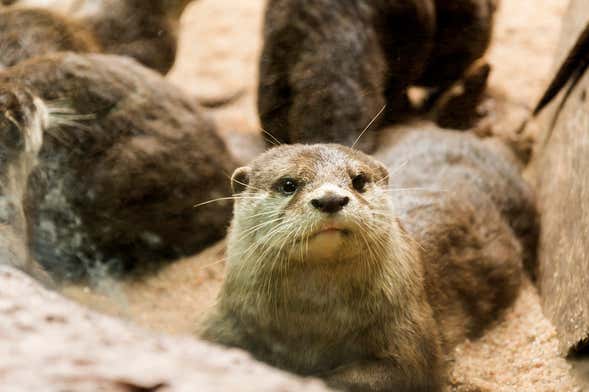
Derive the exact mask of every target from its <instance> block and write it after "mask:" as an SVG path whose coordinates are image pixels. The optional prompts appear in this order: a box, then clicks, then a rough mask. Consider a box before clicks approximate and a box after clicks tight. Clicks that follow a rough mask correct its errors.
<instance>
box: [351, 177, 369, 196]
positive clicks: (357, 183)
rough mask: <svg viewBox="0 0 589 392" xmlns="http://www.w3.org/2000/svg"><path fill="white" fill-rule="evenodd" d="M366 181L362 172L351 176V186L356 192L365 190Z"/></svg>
mask: <svg viewBox="0 0 589 392" xmlns="http://www.w3.org/2000/svg"><path fill="white" fill-rule="evenodd" d="M367 182H368V178H366V175H364V174H358V175H357V176H354V177H353V178H352V186H353V187H354V189H355V190H357V191H358V192H364V191H365V190H366V183H367Z"/></svg>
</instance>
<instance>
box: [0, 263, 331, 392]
mask: <svg viewBox="0 0 589 392" xmlns="http://www.w3.org/2000/svg"><path fill="white" fill-rule="evenodd" d="M0 358H1V360H0V385H2V388H0V389H2V390H3V391H48V392H50V391H65V390H68V391H156V390H157V391H162V392H163V391H202V392H209V391H210V392H213V391H219V392H221V391H223V392H225V391H243V392H248V391H251V392H254V391H256V392H265V391H268V392H269V391H280V392H289V391H292V392H294V391H308V392H321V391H327V389H326V388H324V387H323V386H322V385H321V384H320V383H319V382H318V381H311V380H301V379H298V378H296V377H294V376H291V375H288V374H286V373H283V372H281V371H278V370H274V369H271V368H269V367H268V366H265V365H262V364H259V363H257V362H255V361H254V360H252V359H251V358H250V357H249V356H248V355H246V354H245V353H241V352H238V351H228V350H223V349H221V348H217V347H214V346H212V345H209V344H206V343H203V342H200V341H197V340H195V339H191V338H189V337H170V336H157V335H153V334H151V333H148V332H146V331H144V330H141V329H139V328H137V327H133V326H131V325H128V324H125V323H123V322H121V321H119V320H115V319H112V318H109V317H106V316H102V315H99V314H96V313H93V312H90V311H87V310H84V309H83V308H81V307H80V306H78V305H75V304H73V303H71V302H69V301H67V300H65V299H64V298H62V297H61V296H59V295H58V294H56V293H53V292H49V291H47V290H45V289H43V288H42V287H41V286H39V285H38V283H36V282H35V281H33V280H31V279H30V278H29V277H27V276H26V275H24V274H22V273H21V272H18V271H16V270H14V269H12V268H9V267H6V266H1V265H0Z"/></svg>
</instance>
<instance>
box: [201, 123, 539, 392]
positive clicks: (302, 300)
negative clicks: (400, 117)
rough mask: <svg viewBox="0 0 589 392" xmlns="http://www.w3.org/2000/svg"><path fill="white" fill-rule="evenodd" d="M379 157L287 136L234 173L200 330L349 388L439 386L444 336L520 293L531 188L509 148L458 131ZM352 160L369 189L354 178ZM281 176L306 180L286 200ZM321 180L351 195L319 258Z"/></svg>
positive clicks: (461, 332) (448, 339) (480, 321)
mask: <svg viewBox="0 0 589 392" xmlns="http://www.w3.org/2000/svg"><path fill="white" fill-rule="evenodd" d="M380 158H381V159H382V160H383V162H384V164H385V165H386V167H385V166H383V164H382V163H380V162H379V161H377V160H375V159H373V158H371V157H368V156H366V155H364V154H362V153H360V152H358V151H354V150H351V149H348V148H346V147H342V146H338V145H310V146H302V145H295V146H284V147H277V148H274V149H271V150H270V151H269V152H267V153H265V154H264V155H262V156H260V157H258V158H257V159H255V160H254V161H253V162H252V163H251V165H250V166H249V167H247V168H242V169H239V170H238V171H236V173H235V175H234V185H235V186H236V188H237V189H236V190H238V191H240V193H239V196H240V197H242V199H241V200H238V201H237V202H236V205H235V207H234V208H235V209H234V219H233V223H232V227H231V230H230V233H229V240H228V266H227V277H226V280H225V282H224V285H223V288H222V290H221V293H220V295H219V298H218V303H217V305H216V307H215V309H214V311H213V312H212V314H211V315H210V317H209V319H208V320H207V321H206V322H205V324H204V326H203V330H202V331H201V336H203V337H204V338H205V339H208V340H211V341H213V342H217V343H221V344H224V345H228V346H234V347H240V348H243V349H246V350H248V351H250V352H251V353H252V354H253V355H254V356H255V357H256V358H258V359H261V360H263V361H266V362H268V363H270V364H272V365H274V366H278V367H281V368H284V369H287V370H290V371H293V372H296V373H299V374H303V375H314V376H319V377H322V378H323V379H325V380H326V381H327V382H328V384H330V385H331V386H334V387H337V388H343V389H345V390H350V391H438V390H441V388H442V385H443V380H444V375H445V358H446V355H447V354H449V353H450V351H451V349H452V348H453V346H454V345H455V344H456V343H457V342H459V341H461V340H463V339H465V338H466V337H476V336H477V335H478V334H479V333H480V332H481V331H482V330H483V329H484V328H485V327H487V326H488V325H489V324H490V323H491V322H492V321H493V320H496V319H497V318H498V317H499V316H500V314H501V311H502V310H503V309H505V307H506V306H508V305H509V304H510V303H511V302H512V301H513V300H514V298H515V296H516V295H517V293H518V289H519V285H520V279H521V270H522V268H521V264H522V260H523V258H526V257H531V255H530V252H532V250H531V249H528V247H529V246H531V244H533V241H534V240H535V235H536V229H537V227H536V211H535V207H534V200H533V195H532V193H531V191H530V188H529V187H528V186H527V185H526V184H525V182H524V181H523V180H522V178H521V177H520V175H519V173H518V170H517V168H516V167H515V166H513V165H512V164H511V161H510V160H508V159H504V158H503V157H501V156H499V155H497V154H496V153H495V152H493V151H492V150H491V149H489V148H487V147H486V146H485V145H484V144H483V143H482V142H480V141H479V140H477V139H475V138H473V137H469V136H467V135H460V134H453V133H451V132H443V131H424V130H414V131H409V132H406V133H400V134H399V135H398V136H397V140H396V141H395V143H393V146H392V147H391V148H390V149H388V150H385V151H382V152H381V154H380ZM387 167H388V174H387ZM358 172H364V173H366V174H367V175H368V177H369V183H368V185H367V188H366V191H365V192H364V193H358V192H356V191H355V189H354V188H353V187H352V184H351V178H352V177H353V176H354V175H355V174H356V173H358ZM285 175H288V176H289V177H292V178H295V179H298V180H299V181H300V182H301V183H302V184H304V185H303V186H302V187H301V188H300V189H299V190H297V193H295V194H294V195H293V196H290V198H289V199H288V200H281V199H280V197H281V195H279V194H277V193H276V191H275V190H273V189H275V185H273V184H275V183H276V181H277V179H279V178H281V177H283V176H285ZM387 182H388V184H387ZM327 183H329V184H335V185H337V186H338V187H339V188H337V189H339V192H343V194H346V195H349V196H350V198H351V201H350V204H349V205H346V206H345V207H344V208H343V209H342V211H341V212H339V213H338V214H341V216H343V217H347V216H350V217H352V218H351V220H353V221H355V223H354V224H353V225H352V226H351V227H352V229H351V231H350V233H348V234H342V236H345V241H344V242H341V245H340V246H341V249H339V250H337V251H335V253H334V256H333V258H332V259H330V260H328V261H322V262H318V261H317V259H315V258H314V256H312V253H308V252H309V251H308V249H309V248H308V247H307V251H306V252H307V253H305V250H304V248H301V249H300V250H299V243H300V241H299V240H298V238H299V237H301V238H305V234H304V233H306V232H307V229H308V227H307V225H308V224H309V222H311V223H312V222H315V221H316V220H317V219H318V220H319V222H321V219H327V218H325V217H323V218H318V217H316V214H317V212H316V211H314V210H313V208H312V206H310V205H309V197H311V196H310V195H312V194H314V192H317V190H318V189H322V188H321V187H323V186H325V184H327ZM330 186H331V185H330ZM282 197H284V196H282ZM263 211H274V212H275V213H276V214H277V215H278V216H279V217H282V220H279V221H278V223H276V222H274V223H272V219H271V218H270V217H268V216H267V215H261V214H262V213H263ZM256 217H257V218H256ZM293 217H295V218H293ZM296 217H298V218H296ZM250 218H251V221H250V220H249V219H250ZM256 219H258V220H261V221H262V222H264V219H265V220H266V221H267V222H266V224H265V226H255V223H257V221H256ZM290 219H298V220H295V224H292V223H289V222H290ZM342 219H343V218H342ZM346 219H347V218H346ZM268 222H270V223H268ZM370 222H372V224H371V223H370ZM263 224H264V223H263ZM297 224H298V226H297ZM356 224H357V226H354V225H356ZM253 225H254V226H253ZM268 227H270V228H268ZM281 227H284V229H281ZM311 227H315V226H314V223H313V224H311ZM252 228H253V230H252ZM276 230H278V231H276ZM280 230H283V232H284V233H283V234H278V235H276V234H274V235H273V234H272V233H277V232H278V233H280ZM310 231H311V232H312V231H313V230H312V229H310ZM268 233H270V234H268ZM301 233H303V234H301ZM363 235H365V236H366V237H368V240H366V241H362V240H361V237H362V236H363ZM276 238H278V239H276ZM258 242H259V243H260V244H263V245H260V246H261V248H262V249H263V250H261V251H258V250H257V249H258V248H254V249H255V250H254V251H251V250H250V251H247V249H250V248H249V247H250V246H251V245H252V244H256V243H258ZM273 243H274V245H272V244H273ZM281 244H282V245H281ZM280 245H281V246H280ZM244 249H246V251H245V252H244V251H243V250H244ZM284 249H287V250H286V251H285V250H284ZM311 249H313V248H312V247H311ZM299 251H300V252H302V253H301V255H300V256H299ZM285 252H290V253H286V256H285ZM305 255H306V256H305ZM310 255H311V256H310Z"/></svg>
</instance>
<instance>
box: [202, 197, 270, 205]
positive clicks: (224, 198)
mask: <svg viewBox="0 0 589 392" xmlns="http://www.w3.org/2000/svg"><path fill="white" fill-rule="evenodd" d="M241 199H262V197H258V196H229V197H219V198H217V199H213V200H208V201H204V202H202V203H198V204H195V205H193V206H192V207H193V208H198V207H201V206H204V205H207V204H210V203H214V202H217V201H223V200H241Z"/></svg>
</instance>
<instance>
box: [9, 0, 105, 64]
mask: <svg viewBox="0 0 589 392" xmlns="http://www.w3.org/2000/svg"><path fill="white" fill-rule="evenodd" d="M60 51H73V52H98V51H100V46H99V45H98V43H97V41H96V40H95V38H94V36H93V35H92V33H91V32H90V31H89V30H88V29H86V28H85V27H83V26H82V25H80V24H78V23H76V22H75V21H72V20H69V19H66V18H65V17H63V16H60V15H58V14H55V13H53V12H51V11H48V10H41V9H29V8H23V9H19V8H16V9H7V10H0V66H2V67H11V66H13V65H15V64H18V63H20V62H21V61H24V60H27V59H30V58H32V57H36V56H42V55H44V54H49V53H54V52H60Z"/></svg>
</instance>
